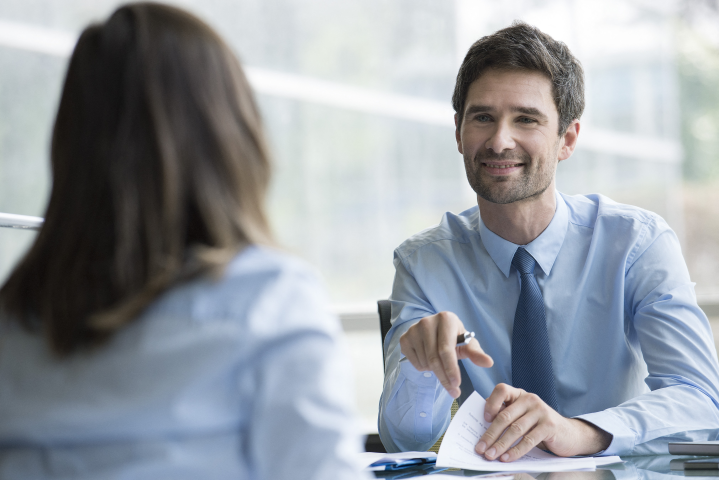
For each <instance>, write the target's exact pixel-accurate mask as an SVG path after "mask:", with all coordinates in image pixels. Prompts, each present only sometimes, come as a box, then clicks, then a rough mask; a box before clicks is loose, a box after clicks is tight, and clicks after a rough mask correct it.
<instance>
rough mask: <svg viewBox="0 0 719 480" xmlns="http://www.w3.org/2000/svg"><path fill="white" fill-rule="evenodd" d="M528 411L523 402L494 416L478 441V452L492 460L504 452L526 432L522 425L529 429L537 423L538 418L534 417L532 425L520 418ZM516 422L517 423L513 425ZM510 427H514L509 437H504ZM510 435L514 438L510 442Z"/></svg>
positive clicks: (476, 448)
mask: <svg viewBox="0 0 719 480" xmlns="http://www.w3.org/2000/svg"><path fill="white" fill-rule="evenodd" d="M526 413H527V409H526V405H524V404H522V403H517V404H513V405H510V406H508V407H507V408H505V409H504V410H502V412H500V413H499V415H497V416H496V417H495V418H494V421H493V422H492V425H490V426H489V428H488V429H487V431H486V432H484V434H482V436H481V437H480V439H479V441H478V442H477V446H476V447H475V450H476V451H477V453H479V454H484V455H485V456H486V457H487V458H488V459H490V460H494V459H495V458H497V457H498V456H499V455H501V454H502V453H504V452H505V451H506V450H507V449H508V448H509V447H511V446H512V443H513V442H515V441H516V440H517V439H518V438H519V437H520V436H522V434H523V433H524V432H523V431H521V429H522V426H525V427H526V430H529V429H530V428H531V427H533V426H534V423H536V419H534V423H533V424H532V425H523V424H522V423H521V421H520V420H519V419H520V418H521V417H523V416H524V415H525V414H526ZM528 421H532V419H531V418H530V419H528ZM515 423H516V425H515V426H512V425H513V424H515ZM508 428H511V429H512V431H511V432H510V435H509V437H507V439H502V437H503V434H504V433H505V430H507V429H508ZM510 437H511V438H513V440H512V441H511V442H508V440H509V438H510Z"/></svg>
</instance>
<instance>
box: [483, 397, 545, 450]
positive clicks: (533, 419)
mask: <svg viewBox="0 0 719 480" xmlns="http://www.w3.org/2000/svg"><path fill="white" fill-rule="evenodd" d="M517 408H519V407H518V406H515V407H514V412H513V413H512V417H513V418H514V420H513V421H512V423H510V424H509V425H507V426H506V428H504V429H503V430H501V429H502V427H500V426H497V427H496V430H493V432H492V433H491V435H493V436H494V435H495V434H496V435H499V439H498V440H497V441H495V442H494V443H493V444H490V443H489V441H488V440H487V439H485V440H484V441H485V443H486V445H487V448H486V451H485V454H484V455H485V457H487V459H488V460H494V459H495V458H500V457H501V456H502V455H503V454H504V453H505V452H507V451H508V450H510V449H511V448H512V446H513V445H514V444H515V443H517V442H519V441H520V440H521V439H522V437H524V436H525V435H526V434H527V432H529V431H531V430H532V429H533V428H535V427H536V426H537V424H538V422H539V419H540V416H539V413H538V412H537V411H532V410H525V411H524V412H523V413H517ZM501 417H502V414H500V415H499V416H498V417H497V418H501ZM494 426H495V425H494V424H492V427H494ZM492 427H490V428H492ZM488 430H489V429H488ZM497 432H498V433H497ZM478 445H479V442H478Z"/></svg>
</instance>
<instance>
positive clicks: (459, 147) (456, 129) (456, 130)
mask: <svg viewBox="0 0 719 480" xmlns="http://www.w3.org/2000/svg"><path fill="white" fill-rule="evenodd" d="M458 119H459V117H458V116H457V114H456V113H455V114H454V139H455V140H457V150H459V153H461V154H462V155H464V152H463V151H462V135H460V132H459V128H460V127H459V120H458Z"/></svg>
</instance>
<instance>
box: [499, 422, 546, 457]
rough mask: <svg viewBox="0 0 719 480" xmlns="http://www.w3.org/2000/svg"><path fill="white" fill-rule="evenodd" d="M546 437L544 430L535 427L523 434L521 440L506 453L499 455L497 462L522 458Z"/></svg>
mask: <svg viewBox="0 0 719 480" xmlns="http://www.w3.org/2000/svg"><path fill="white" fill-rule="evenodd" d="M545 436H546V428H543V427H541V426H537V427H536V428H534V429H532V430H530V431H529V432H527V433H525V434H524V437H523V438H522V440H520V441H519V443H517V444H516V445H515V446H513V447H512V448H510V449H509V450H507V452H506V453H504V454H502V455H500V457H499V460H500V461H501V462H513V461H515V460H517V459H520V458H522V457H523V456H524V455H526V454H527V452H529V451H530V450H531V449H533V448H534V447H536V446H537V445H539V444H540V443H541V441H542V440H543V439H544V437H545Z"/></svg>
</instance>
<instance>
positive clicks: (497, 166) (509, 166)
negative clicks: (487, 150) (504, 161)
mask: <svg viewBox="0 0 719 480" xmlns="http://www.w3.org/2000/svg"><path fill="white" fill-rule="evenodd" d="M487 166H488V167H489V168H512V167H521V166H522V164H521V163H516V164H514V165H491V164H489V163H488V164H487Z"/></svg>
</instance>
